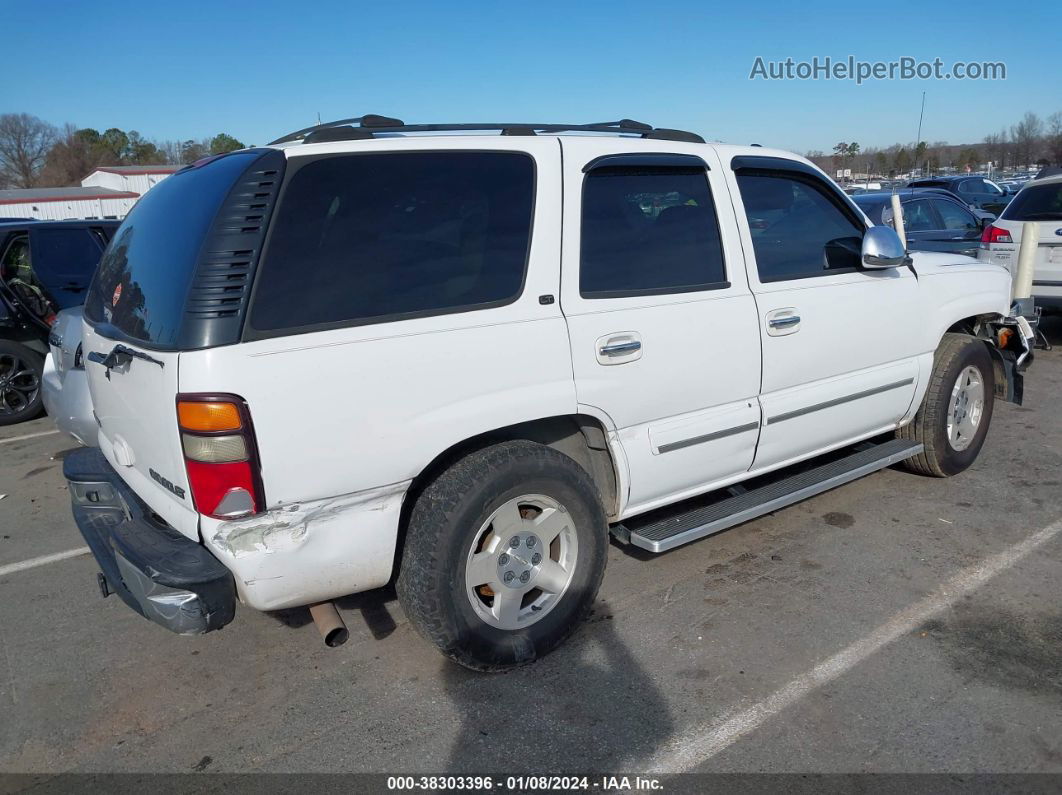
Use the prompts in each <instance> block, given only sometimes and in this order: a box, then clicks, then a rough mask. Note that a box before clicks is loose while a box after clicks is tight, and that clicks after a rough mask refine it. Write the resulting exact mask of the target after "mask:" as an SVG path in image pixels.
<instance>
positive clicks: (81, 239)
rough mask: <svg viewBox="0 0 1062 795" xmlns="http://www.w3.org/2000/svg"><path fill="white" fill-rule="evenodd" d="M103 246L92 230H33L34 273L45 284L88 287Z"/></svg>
mask: <svg viewBox="0 0 1062 795" xmlns="http://www.w3.org/2000/svg"><path fill="white" fill-rule="evenodd" d="M101 254H103V247H102V246H101V245H100V243H99V238H98V237H97V236H96V235H94V234H93V232H92V230H90V229H35V230H33V270H34V271H35V272H36V274H37V278H39V279H40V280H41V281H42V282H44V283H45V284H48V285H56V286H59V285H60V283H67V282H70V283H76V284H78V285H79V286H82V287H84V286H87V285H88V281H89V280H90V279H91V278H92V274H93V272H95V270H96V266H97V265H98V264H99V262H100V255H101Z"/></svg>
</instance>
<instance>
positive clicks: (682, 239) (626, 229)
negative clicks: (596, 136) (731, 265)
mask: <svg viewBox="0 0 1062 795" xmlns="http://www.w3.org/2000/svg"><path fill="white" fill-rule="evenodd" d="M725 286H727V283H726V272H725V268H724V264H723V248H722V243H721V241H720V238H719V221H718V219H717V218H716V213H715V202H714V201H713V200H712V194H711V191H710V189H709V186H708V177H707V175H706V173H705V171H704V169H703V168H701V169H699V168H685V167H683V168H674V167H671V168H668V167H624V168H615V167H604V168H597V169H594V170H592V171H590V173H589V174H588V175H587V177H586V181H585V182H584V184H583V218H582V245H581V251H580V265H579V292H580V294H581V295H583V296H584V297H586V298H617V297H624V296H629V295H654V294H663V293H679V292H690V291H694V290H707V289H712V288H713V287H725Z"/></svg>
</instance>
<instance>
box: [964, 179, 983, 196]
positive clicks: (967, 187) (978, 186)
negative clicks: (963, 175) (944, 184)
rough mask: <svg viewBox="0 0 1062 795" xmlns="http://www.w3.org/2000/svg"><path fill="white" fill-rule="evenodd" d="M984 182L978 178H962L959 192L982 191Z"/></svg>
mask: <svg viewBox="0 0 1062 795" xmlns="http://www.w3.org/2000/svg"><path fill="white" fill-rule="evenodd" d="M984 192H985V188H984V182H982V181H981V180H979V179H964V180H963V181H962V182H960V183H959V193H984Z"/></svg>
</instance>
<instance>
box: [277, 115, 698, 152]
mask: <svg viewBox="0 0 1062 795" xmlns="http://www.w3.org/2000/svg"><path fill="white" fill-rule="evenodd" d="M354 124H358V125H360V126H359V127H352V126H351V125H354ZM336 127H348V128H349V129H352V130H359V131H362V132H367V133H369V135H376V134H377V133H410V132H491V131H497V132H500V133H502V134H503V135H529V134H535V133H543V132H544V133H553V132H594V133H611V134H613V135H638V136H640V137H642V138H653V139H657V140H664V141H685V142H687V143H698V144H703V143H704V139H703V138H702V137H701V136H699V135H697V134H696V133H692V132H687V131H685V130H670V129H666V128H662V127H653V126H652V125H649V124H646V123H644V122H640V121H634V120H633V119H620V120H619V121H606V122H597V123H593V124H533V123H527V122H509V123H495V122H483V123H475V124H404V123H403V122H402V120H401V119H393V118H390V117H388V116H377V115H375V114H367V115H365V116H357V117H355V118H351V119H339V120H337V121H330V122H325V123H324V124H317V125H314V126H313V127H305V128H303V129H301V130H296V131H295V132H293V133H288V134H287V135H285V136H282V137H280V138H277V139H276V140H275V141H271V142H270V144H269V145H270V146H276V145H277V144H285V143H289V142H291V141H297V140H299V139H300V138H301V139H303V142H304V143H312V142H313V141H321V140H348V139H347V138H323V137H317V136H318V135H319V134H320V132H321V131H323V130H327V129H332V128H336ZM347 135H349V133H347ZM352 137H353V136H352Z"/></svg>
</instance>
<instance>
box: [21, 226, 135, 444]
mask: <svg viewBox="0 0 1062 795" xmlns="http://www.w3.org/2000/svg"><path fill="white" fill-rule="evenodd" d="M118 224H119V222H118V221H97V220H89V221H34V220H32V219H25V220H20V221H10V220H8V221H4V222H2V223H0V425H12V424H14V423H16V422H21V421H22V420H28V419H32V418H33V417H36V416H37V415H38V414H40V412H41V374H42V372H43V370H44V357H45V356H46V355H47V353H48V334H49V331H50V330H51V326H52V323H54V322H55V314H56V313H57V312H59V311H60V310H62V309H68V308H69V307H72V306H80V305H81V304H82V303H84V301H85V290H86V289H87V288H88V285H89V282H90V281H91V280H92V274H93V273H94V272H95V270H96V266H97V265H98V264H99V261H100V256H101V255H102V254H103V250H104V249H105V248H106V247H107V243H108V242H110V239H111V236H112V235H113V234H114V231H115V230H116V229H117V228H118Z"/></svg>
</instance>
